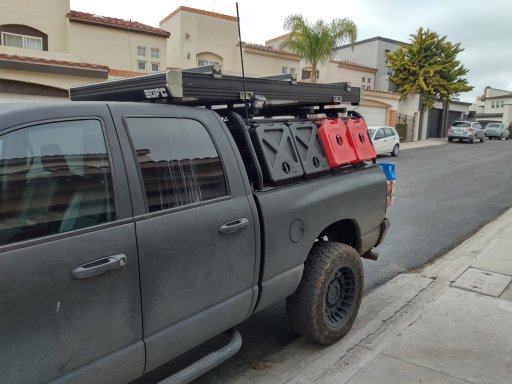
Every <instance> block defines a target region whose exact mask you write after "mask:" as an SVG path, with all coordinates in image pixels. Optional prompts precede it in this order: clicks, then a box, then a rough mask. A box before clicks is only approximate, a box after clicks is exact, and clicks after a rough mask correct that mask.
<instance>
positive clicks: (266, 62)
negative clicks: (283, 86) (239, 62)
mask: <svg viewBox="0 0 512 384" xmlns="http://www.w3.org/2000/svg"><path fill="white" fill-rule="evenodd" d="M282 67H287V68H288V69H289V68H290V67H293V68H296V73H297V74H299V73H300V72H299V71H300V58H298V57H288V58H286V57H285V56H284V55H280V54H272V53H270V52H269V53H268V54H267V53H265V52H263V51H260V50H252V49H250V48H246V49H244V69H245V75H246V76H250V77H263V76H275V75H280V74H281V68H282ZM237 69H239V72H238V73H241V66H240V67H237ZM299 76H300V75H299Z"/></svg>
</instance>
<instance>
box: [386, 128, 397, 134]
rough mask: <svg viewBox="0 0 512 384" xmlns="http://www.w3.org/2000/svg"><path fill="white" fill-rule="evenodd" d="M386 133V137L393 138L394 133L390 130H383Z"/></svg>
mask: <svg viewBox="0 0 512 384" xmlns="http://www.w3.org/2000/svg"><path fill="white" fill-rule="evenodd" d="M384 131H386V136H395V132H394V131H393V130H392V129H391V128H384Z"/></svg>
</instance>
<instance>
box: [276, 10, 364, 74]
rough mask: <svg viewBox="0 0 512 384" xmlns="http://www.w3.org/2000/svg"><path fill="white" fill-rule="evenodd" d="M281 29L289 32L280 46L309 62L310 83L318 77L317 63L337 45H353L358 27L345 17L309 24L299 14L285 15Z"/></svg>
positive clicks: (327, 57)
mask: <svg viewBox="0 0 512 384" xmlns="http://www.w3.org/2000/svg"><path fill="white" fill-rule="evenodd" d="M284 29H285V30H287V31H290V34H289V36H288V38H287V39H286V40H285V41H284V42H283V43H281V45H280V47H281V48H282V49H286V50H288V51H290V52H293V53H295V54H297V55H300V56H302V57H303V58H304V60H305V61H306V62H307V63H309V64H310V65H311V69H312V72H311V82H313V83H316V80H317V71H318V70H317V67H318V64H319V63H325V62H327V61H329V60H330V59H332V57H333V55H334V51H335V48H336V47H337V46H338V45H341V44H342V43H343V42H344V41H347V40H348V41H350V43H351V44H354V42H355V41H356V38H357V27H356V25H355V23H354V22H353V21H352V20H350V19H347V18H344V19H334V20H333V21H331V23H329V24H328V23H326V22H325V21H323V20H317V21H316V22H315V23H310V22H308V21H307V20H306V19H304V18H303V17H302V15H291V16H288V17H287V18H286V20H285V22H284Z"/></svg>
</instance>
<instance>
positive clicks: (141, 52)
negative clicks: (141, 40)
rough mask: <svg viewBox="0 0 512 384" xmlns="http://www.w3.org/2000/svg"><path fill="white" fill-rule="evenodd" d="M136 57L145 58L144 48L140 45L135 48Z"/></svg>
mask: <svg viewBox="0 0 512 384" xmlns="http://www.w3.org/2000/svg"><path fill="white" fill-rule="evenodd" d="M137 56H141V57H145V56H146V47H143V46H141V45H139V46H137Z"/></svg>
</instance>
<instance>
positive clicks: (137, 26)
mask: <svg viewBox="0 0 512 384" xmlns="http://www.w3.org/2000/svg"><path fill="white" fill-rule="evenodd" d="M66 17H67V18H68V19H69V20H70V21H74V22H78V23H85V24H91V25H98V26H102V27H107V28H115V29H123V30H129V31H132V32H140V33H146V34H149V35H155V36H162V37H166V38H167V37H169V36H170V35H171V34H170V33H169V32H168V31H166V30H165V29H161V28H155V27H152V26H150V25H146V24H142V23H139V22H137V21H131V20H123V19H116V18H114V17H106V16H98V15H93V14H91V13H85V12H78V11H69V12H68V13H67V14H66Z"/></svg>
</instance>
